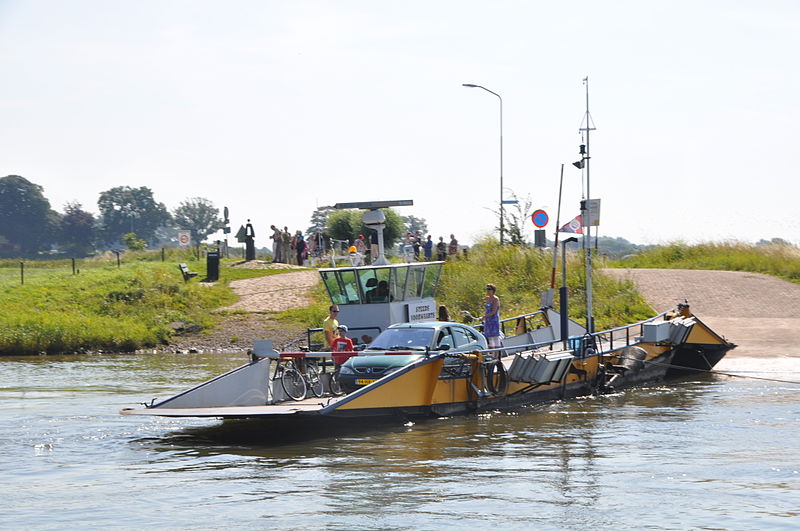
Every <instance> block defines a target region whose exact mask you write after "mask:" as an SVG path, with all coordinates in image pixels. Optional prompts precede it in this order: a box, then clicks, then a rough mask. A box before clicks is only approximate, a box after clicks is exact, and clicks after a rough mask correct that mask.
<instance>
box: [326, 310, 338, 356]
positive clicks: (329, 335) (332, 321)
mask: <svg viewBox="0 0 800 531" xmlns="http://www.w3.org/2000/svg"><path fill="white" fill-rule="evenodd" d="M328 311H329V312H330V314H329V315H328V317H326V318H325V320H324V321H322V331H323V332H324V333H325V346H326V347H327V348H328V350H330V349H331V348H333V340H334V339H336V328H337V327H338V326H339V321H337V320H336V316H337V315H339V306H338V305H337V304H331V306H330V307H329V308H328Z"/></svg>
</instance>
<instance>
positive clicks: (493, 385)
mask: <svg viewBox="0 0 800 531" xmlns="http://www.w3.org/2000/svg"><path fill="white" fill-rule="evenodd" d="M486 387H488V388H489V392H490V393H491V394H493V395H495V396H496V395H502V394H505V392H506V389H508V372H506V368H505V366H504V365H503V362H502V361H500V360H497V361H495V362H494V363H492V364H491V365H489V366H487V367H486Z"/></svg>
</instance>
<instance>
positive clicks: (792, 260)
mask: <svg viewBox="0 0 800 531" xmlns="http://www.w3.org/2000/svg"><path fill="white" fill-rule="evenodd" d="M608 267H620V268H624V267H633V268H664V269H712V270H723V271H749V272H751V273H765V274H767V275H772V276H775V277H779V278H783V279H785V280H789V281H791V282H796V283H800V249H798V248H797V247H793V246H791V245H782V244H769V245H750V244H746V243H740V242H725V243H700V244H696V245H688V244H686V243H681V242H675V243H671V244H669V245H663V246H659V247H655V248H653V249H650V250H648V251H645V252H643V253H641V254H638V255H634V256H631V257H628V258H625V259H622V260H615V261H613V262H609V263H608Z"/></svg>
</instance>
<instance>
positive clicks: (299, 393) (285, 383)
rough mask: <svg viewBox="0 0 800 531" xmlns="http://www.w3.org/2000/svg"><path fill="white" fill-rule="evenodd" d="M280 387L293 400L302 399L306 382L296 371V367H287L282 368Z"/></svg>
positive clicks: (304, 394) (304, 395)
mask: <svg viewBox="0 0 800 531" xmlns="http://www.w3.org/2000/svg"><path fill="white" fill-rule="evenodd" d="M281 387H283V390H284V392H286V394H287V395H288V396H289V398H291V399H293V400H302V399H304V398H305V397H306V382H305V380H303V377H302V376H301V375H300V373H299V372H297V369H293V368H291V367H288V368H286V369H284V370H283V375H282V376H281Z"/></svg>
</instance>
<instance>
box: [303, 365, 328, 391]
mask: <svg viewBox="0 0 800 531" xmlns="http://www.w3.org/2000/svg"><path fill="white" fill-rule="evenodd" d="M306 380H307V382H308V387H309V388H310V389H311V394H313V395H314V396H316V397H317V398H320V397H321V396H322V395H323V394H325V387H324V386H323V385H322V379H321V378H320V377H319V371H318V370H317V366H316V365H314V364H313V363H306Z"/></svg>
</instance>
